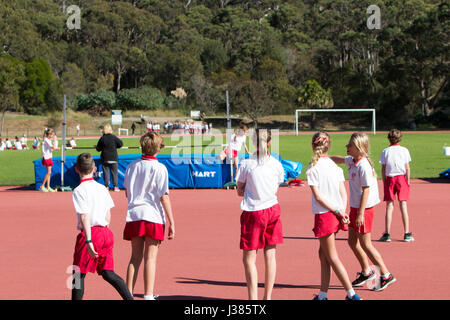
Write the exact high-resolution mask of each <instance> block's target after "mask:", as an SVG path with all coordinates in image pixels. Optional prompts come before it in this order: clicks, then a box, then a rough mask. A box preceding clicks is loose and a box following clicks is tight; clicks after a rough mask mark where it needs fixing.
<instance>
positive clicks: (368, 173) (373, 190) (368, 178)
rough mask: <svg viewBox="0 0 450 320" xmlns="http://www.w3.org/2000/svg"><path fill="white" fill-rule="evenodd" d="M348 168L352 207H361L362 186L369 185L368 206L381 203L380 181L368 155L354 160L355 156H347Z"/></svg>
mask: <svg viewBox="0 0 450 320" xmlns="http://www.w3.org/2000/svg"><path fill="white" fill-rule="evenodd" d="M345 164H346V165H347V166H348V167H349V169H348V181H349V189H350V201H349V202H350V207H352V208H359V205H360V204H361V196H362V187H369V188H370V192H369V199H367V203H366V208H371V207H373V206H375V205H377V204H378V203H380V197H379V194H378V183H377V179H376V177H375V176H374V175H373V169H372V166H371V165H370V163H369V161H368V160H367V158H366V157H362V158H361V159H360V160H359V161H358V162H356V163H355V162H354V160H353V157H345Z"/></svg>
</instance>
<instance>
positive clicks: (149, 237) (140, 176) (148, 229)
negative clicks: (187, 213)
mask: <svg viewBox="0 0 450 320" xmlns="http://www.w3.org/2000/svg"><path fill="white" fill-rule="evenodd" d="M140 144H141V148H142V153H143V155H142V157H141V158H140V159H138V160H135V161H133V162H132V163H130V165H129V166H128V167H127V169H126V172H125V178H124V187H125V190H126V195H127V199H128V210H127V217H126V225H125V229H124V232H123V238H124V239H125V240H130V241H131V258H130V262H129V264H128V270H127V286H128V289H129V290H130V292H133V289H134V286H135V284H136V278H137V275H138V271H139V266H140V264H141V262H142V259H144V300H154V299H155V297H156V296H155V295H154V292H153V290H154V284H155V273H156V257H157V255H158V248H159V246H160V244H161V241H163V240H164V230H165V224H166V218H167V220H168V228H169V231H168V239H173V238H174V237H175V221H174V219H173V214H172V206H171V203H170V198H169V175H168V172H167V168H166V167H165V166H164V165H163V164H161V163H159V162H158V160H157V159H156V155H157V154H158V152H159V151H160V149H161V148H163V147H164V143H163V139H162V138H161V136H160V135H159V134H158V133H156V132H154V131H152V132H148V133H146V134H144V135H143V136H142V137H141V140H140Z"/></svg>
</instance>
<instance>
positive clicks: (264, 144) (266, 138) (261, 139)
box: [252, 129, 272, 164]
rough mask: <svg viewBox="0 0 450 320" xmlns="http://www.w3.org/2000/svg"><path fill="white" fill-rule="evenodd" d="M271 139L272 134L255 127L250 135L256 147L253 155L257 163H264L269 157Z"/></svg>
mask: <svg viewBox="0 0 450 320" xmlns="http://www.w3.org/2000/svg"><path fill="white" fill-rule="evenodd" d="M271 140H272V134H271V132H270V130H267V129H255V131H254V133H253V137H252V141H253V144H254V146H255V147H256V151H255V153H254V154H255V155H256V158H257V160H258V164H264V163H265V162H266V160H267V159H268V158H269V157H270V152H269V143H270V141H271Z"/></svg>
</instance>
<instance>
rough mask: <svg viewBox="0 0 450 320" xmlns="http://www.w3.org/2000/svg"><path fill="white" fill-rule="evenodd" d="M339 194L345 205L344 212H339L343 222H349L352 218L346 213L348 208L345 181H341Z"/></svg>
mask: <svg viewBox="0 0 450 320" xmlns="http://www.w3.org/2000/svg"><path fill="white" fill-rule="evenodd" d="M339 194H340V196H341V199H342V205H343V206H344V207H343V208H342V212H339V214H340V215H341V217H342V222H343V223H349V222H350V220H349V217H348V214H347V213H345V210H346V209H347V190H346V189H345V184H344V181H341V182H340V183H339Z"/></svg>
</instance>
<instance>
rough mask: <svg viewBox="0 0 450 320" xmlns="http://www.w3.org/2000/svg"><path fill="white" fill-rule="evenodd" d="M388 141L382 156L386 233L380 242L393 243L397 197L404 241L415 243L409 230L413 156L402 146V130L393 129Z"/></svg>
mask: <svg viewBox="0 0 450 320" xmlns="http://www.w3.org/2000/svg"><path fill="white" fill-rule="evenodd" d="M388 140H389V143H390V146H389V147H387V148H386V149H384V150H383V152H382V153H381V155H380V163H381V174H382V178H383V186H384V199H383V200H384V201H385V202H386V218H385V227H386V229H385V231H384V234H383V235H382V236H381V238H380V241H384V242H390V241H391V235H390V230H391V222H392V213H393V211H394V200H395V195H397V197H398V201H399V203H400V211H401V213H402V221H403V228H404V230H405V234H404V237H403V240H404V241H406V242H410V241H414V238H413V236H412V233H411V232H410V230H409V216H408V206H407V201H408V200H409V189H410V176H411V169H410V166H409V163H410V162H411V155H410V154H409V151H408V149H406V148H405V147H402V146H401V145H400V141H401V140H402V133H401V132H400V130H397V129H392V130H390V131H389V134H388Z"/></svg>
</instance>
